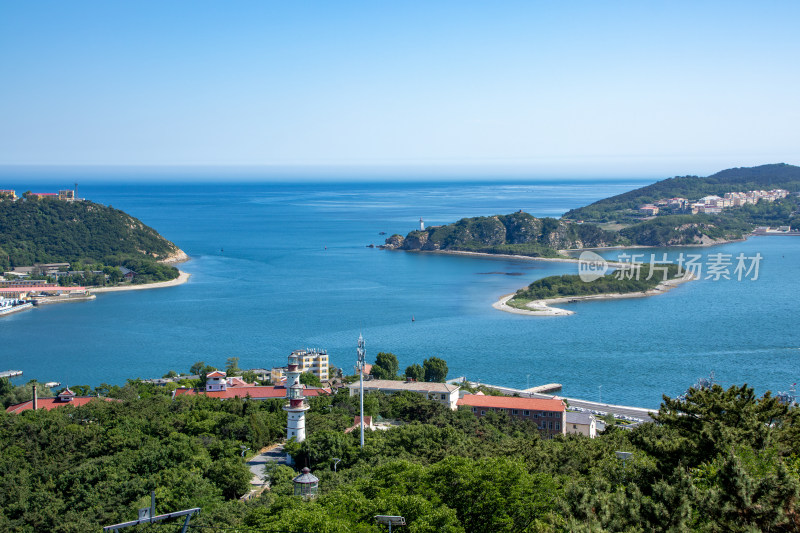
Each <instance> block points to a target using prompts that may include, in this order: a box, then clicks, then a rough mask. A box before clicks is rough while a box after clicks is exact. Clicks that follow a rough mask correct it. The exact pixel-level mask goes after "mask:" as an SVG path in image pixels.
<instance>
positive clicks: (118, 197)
mask: <svg viewBox="0 0 800 533" xmlns="http://www.w3.org/2000/svg"><path fill="white" fill-rule="evenodd" d="M641 184H642V183H637V182H631V181H595V182H591V183H589V182H572V183H563V182H559V183H556V182H552V183H550V182H542V181H540V182H532V183H518V182H516V183H507V184H500V185H498V184H494V185H488V184H480V183H460V184H453V183H442V184H402V185H398V184H393V185H387V184H363V183H356V184H346V185H342V184H337V185H331V184H324V185H313V184H305V185H278V184H268V183H255V184H238V185H220V184H196V185H182V186H179V185H147V186H141V185H137V186H123V185H100V184H88V185H85V186H81V191H80V194H81V196H85V197H87V198H89V199H91V200H93V201H96V202H100V203H103V204H110V205H113V206H114V207H117V208H120V209H123V210H125V211H127V212H128V213H130V214H132V215H134V216H136V217H139V218H140V219H141V220H142V221H144V222H145V223H146V224H149V225H151V226H153V227H155V228H156V229H157V230H159V231H160V232H161V233H162V234H163V235H164V236H165V237H167V238H169V239H170V240H172V241H174V242H175V243H176V244H177V245H178V246H180V247H181V248H182V249H183V250H185V251H186V252H187V253H188V254H189V255H190V256H191V257H192V259H191V261H189V262H187V263H185V264H183V265H182V266H181V268H182V269H183V270H185V271H187V272H190V273H191V274H192V277H191V280H190V282H189V283H187V284H185V285H182V286H179V287H174V288H169V289H159V290H151V291H133V292H120V293H108V294H99V295H98V296H97V299H96V300H95V301H93V302H87V303H75V304H64V305H52V306H45V307H42V308H39V309H35V310H32V311H28V312H24V313H20V314H17V315H12V316H10V317H6V318H3V319H2V320H0V341H1V345H2V349H1V350H2V351H1V352H0V367H1V369H20V370H23V371H24V372H25V376H24V377H23V378H21V379H22V380H26V379H30V378H34V377H35V378H37V379H39V380H41V381H51V380H53V381H61V382H62V383H71V384H75V383H77V384H91V385H97V384H100V383H102V382H107V383H123V382H124V381H125V379H126V378H130V377H143V378H150V377H160V376H161V375H163V374H164V373H166V372H167V371H169V370H171V369H174V370H178V371H187V370H188V368H189V367H190V366H191V364H192V363H194V362H195V361H199V360H202V361H206V362H207V363H210V364H213V365H217V366H224V364H225V359H226V358H227V357H231V356H237V357H239V358H240V366H241V367H243V368H249V367H267V368H269V367H271V366H276V365H283V364H285V362H286V356H287V355H288V353H289V352H290V351H291V350H292V349H295V348H299V347H306V346H309V347H321V348H326V349H327V350H328V351H329V353H330V354H331V358H332V362H333V364H334V365H336V366H340V367H344V368H345V369H346V370H348V371H351V369H352V366H353V364H354V362H355V342H356V339H357V338H358V335H359V333H360V332H361V333H363V335H364V337H365V339H366V340H367V356H368V359H370V360H372V359H374V357H375V354H376V353H377V352H378V351H392V352H394V353H395V354H397V356H398V358H399V360H400V365H401V368H405V367H406V366H407V365H409V364H411V363H414V362H422V360H423V359H424V358H426V357H430V356H432V355H435V356H439V357H442V358H444V359H446V360H447V362H448V365H449V367H450V375H451V377H454V376H461V375H466V376H468V377H469V378H470V379H476V380H482V381H487V382H492V383H499V384H506V385H509V386H516V387H525V386H526V385H527V384H528V383H530V385H531V386H533V385H536V384H543V383H550V382H558V383H562V384H563V385H564V390H563V394H565V395H568V396H575V397H585V398H587V399H597V398H598V396H599V394H602V399H603V401H608V402H615V403H623V404H635V405H643V406H652V407H655V406H657V405H658V404H659V402H660V399H661V395H662V394H668V395H676V394H679V393H681V392H683V391H684V390H685V389H686V388H687V387H688V386H689V385H691V384H693V383H694V382H695V381H696V379H697V378H698V377H701V376H706V375H708V374H709V372H711V371H714V372H715V374H716V378H717V380H718V381H719V382H720V383H722V384H723V385H729V384H733V383H744V382H746V383H749V384H751V385H752V386H754V387H756V389H757V391H758V392H759V393H761V392H764V391H766V390H768V389H770V390H773V391H777V390H787V389H788V388H789V386H790V385H791V383H793V382H795V381H797V378H798V374H800V372H799V370H800V366H798V362H799V359H798V358H800V333H799V332H798V328H797V326H796V324H795V322H796V311H797V299H798V295H800V282H799V281H798V280H800V239H798V238H792V237H760V238H753V239H750V240H748V241H746V242H741V243H732V244H727V245H723V246H719V247H714V248H706V249H694V250H692V251H691V252H692V253H702V254H704V255H707V254H709V253H720V252H721V253H726V254H733V255H734V256H735V255H737V254H739V253H744V254H745V255H747V256H753V255H755V254H756V253H760V254H761V255H762V256H763V257H764V259H763V260H762V261H761V263H760V268H759V279H758V280H756V281H750V280H747V281H741V282H738V281H735V280H720V281H713V280H706V279H702V280H700V281H696V282H692V283H687V284H684V285H682V286H681V287H679V288H677V289H675V290H673V291H671V292H669V293H668V294H665V295H662V296H658V297H654V298H639V299H630V300H617V301H605V302H591V303H580V304H570V306H569V308H571V309H573V310H574V311H576V314H575V315H572V316H569V317H548V318H531V317H523V316H517V315H512V314H508V313H503V312H500V311H496V310H494V309H492V307H491V304H492V302H494V301H495V300H496V299H497V298H498V297H499V296H501V295H503V294H507V293H509V292H512V291H514V290H516V289H517V288H520V287H522V286H524V285H526V284H527V283H530V282H531V281H533V280H535V279H537V278H540V277H544V276H548V275H553V274H562V273H574V272H575V271H576V269H575V266H574V265H570V264H563V263H562V264H559V263H545V262H535V261H527V260H507V259H483V258H471V257H456V256H447V255H435V254H420V253H404V252H390V251H380V250H377V249H370V248H367V247H366V245H368V244H371V243H374V244H376V245H377V244H380V243H382V242H383V239H384V238H385V237H384V236H380V235H379V232H382V231H383V232H386V233H387V236H388V235H391V234H392V233H401V234H405V233H407V232H408V231H410V230H411V229H414V228H415V227H416V226H417V225H418V220H419V218H420V217H423V218H424V219H425V221H426V224H429V225H430V224H443V223H448V222H453V221H455V220H457V219H459V218H461V217H465V216H477V215H493V214H505V213H509V212H512V211H516V210H518V209H524V210H525V211H527V212H530V213H532V214H534V215H536V216H559V215H561V214H562V213H563V212H565V211H567V210H568V209H570V208H573V207H578V206H581V205H585V204H587V203H589V202H591V201H594V200H596V199H599V198H603V197H606V196H610V195H613V194H618V193H620V192H624V191H627V190H630V189H632V188H635V187H637V186H640V185H641ZM12 185H17V189H19V190H26V189H28V188H32V187H30V186H26V184H25V183H21V184H13V183H12ZM59 185H60V184H55V185H53V186H52V187H51V188H58V187H59ZM39 188H46V186H39ZM684 251H685V250H684ZM650 252H651V251H650V250H647V253H648V254H649V253H650ZM669 252H670V253H671V254H673V256H674V254H675V253H677V251H675V250H670V251H669ZM606 255H608V256H614V255H616V252H613V253H608V254H606ZM412 316H413V317H414V318H415V321H414V322H412V320H411V318H412Z"/></svg>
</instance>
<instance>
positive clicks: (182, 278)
mask: <svg viewBox="0 0 800 533" xmlns="http://www.w3.org/2000/svg"><path fill="white" fill-rule="evenodd" d="M178 272H180V274H179V275H178V277H177V278H175V279H171V280H169V281H160V282H158V283H143V284H141V285H124V286H121V287H97V288H96V289H95V288H90V289H89V290H90V291H91V292H93V293H97V292H117V291H141V290H145V289H162V288H164V287H174V286H176V285H182V284H184V283H186V282H187V281H189V277H190V276H191V274H189V273H188V272H184V271H183V270H179V271H178Z"/></svg>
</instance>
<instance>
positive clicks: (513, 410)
mask: <svg viewBox="0 0 800 533" xmlns="http://www.w3.org/2000/svg"><path fill="white" fill-rule="evenodd" d="M511 414H512V415H518V414H519V411H518V410H516V409H512V410H511Z"/></svg>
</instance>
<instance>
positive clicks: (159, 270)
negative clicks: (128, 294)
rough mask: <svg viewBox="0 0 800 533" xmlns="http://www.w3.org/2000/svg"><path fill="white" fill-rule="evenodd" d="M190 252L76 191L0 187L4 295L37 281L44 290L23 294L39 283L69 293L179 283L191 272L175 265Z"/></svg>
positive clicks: (0, 285) (0, 289)
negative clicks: (25, 190)
mask: <svg viewBox="0 0 800 533" xmlns="http://www.w3.org/2000/svg"><path fill="white" fill-rule="evenodd" d="M187 259H188V257H187V255H186V254H185V253H184V252H183V251H182V250H180V249H179V248H178V247H177V246H176V245H175V244H173V243H172V242H170V241H168V240H167V239H165V238H164V237H162V236H161V235H159V233H158V232H157V231H156V230H155V229H153V228H151V227H149V226H147V225H145V224H144V223H143V222H142V221H140V220H138V219H137V218H135V217H133V216H131V215H129V214H127V213H125V212H123V211H120V210H119V209H114V208H113V207H111V206H104V205H101V204H97V203H94V202H91V201H89V200H84V199H81V198H77V195H76V194H75V191H74V190H64V191H59V193H57V194H56V193H32V192H26V193H24V194H22V195H21V196H17V194H16V192H15V191H13V190H8V189H5V190H0V272H2V274H3V275H2V278H0V292H2V294H3V296H9V297H13V298H20V297H23V296H25V294H23V293H22V292H20V291H23V290H24V289H31V287H32V286H34V285H35V286H36V289H42V290H39V291H31V290H28V291H27V293H26V294H27V295H28V296H29V295H30V294H31V293H34V294H35V293H39V294H44V293H46V292H48V291H47V290H44V289H48V290H49V292H52V293H64V291H66V293H68V294H69V293H71V292H76V291H74V290H72V289H76V288H80V289H85V288H95V287H100V288H106V287H108V288H112V287H113V288H114V289H115V290H122V289H125V288H150V287H157V286H158V287H160V286H166V285H172V284H177V283H181V282H184V281H185V280H186V278H188V274H182V273H181V272H180V271H179V270H178V269H177V268H175V267H174V266H172V264H173V263H177V262H181V261H185V260H187ZM3 289H5V290H3ZM96 290H102V289H96ZM14 291H16V292H14ZM77 292H79V293H80V292H85V290H82V291H77ZM6 293H8V294H6ZM66 299H67V298H66V297H62V298H60V299H59V300H58V301H64V300H66ZM73 299H74V298H73Z"/></svg>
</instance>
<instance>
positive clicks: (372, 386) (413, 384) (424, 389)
mask: <svg viewBox="0 0 800 533" xmlns="http://www.w3.org/2000/svg"><path fill="white" fill-rule="evenodd" d="M347 388H348V389H350V396H355V395H356V394H358V388H359V384H358V383H351V384H350V385H348V386H347ZM459 390H460V387H459V386H458V385H449V384H447V383H427V382H420V381H392V380H389V379H373V380H370V381H365V382H364V392H370V391H373V392H383V393H384V394H394V393H397V392H401V391H409V392H413V393H416V394H421V395H422V396H424V397H425V398H427V399H428V400H435V401H437V402H439V403H442V404H444V405H446V406H447V407H449V408H450V409H452V410H454V411H455V410H456V408H457V402H458V391H459Z"/></svg>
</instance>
